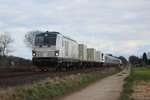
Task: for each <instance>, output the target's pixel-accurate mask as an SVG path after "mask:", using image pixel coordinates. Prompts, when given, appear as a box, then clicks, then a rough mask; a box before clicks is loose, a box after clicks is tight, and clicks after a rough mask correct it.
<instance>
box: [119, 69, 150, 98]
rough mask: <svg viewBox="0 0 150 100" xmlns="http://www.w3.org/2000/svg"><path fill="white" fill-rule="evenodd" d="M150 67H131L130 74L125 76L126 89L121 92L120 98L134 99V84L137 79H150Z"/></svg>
mask: <svg viewBox="0 0 150 100" xmlns="http://www.w3.org/2000/svg"><path fill="white" fill-rule="evenodd" d="M149 80H150V68H131V73H130V75H129V76H128V77H127V78H125V84H124V90H123V92H122V93H121V96H120V99H119V100H133V99H131V98H130V96H131V94H132V93H133V92H134V90H133V85H134V82H136V81H149Z"/></svg>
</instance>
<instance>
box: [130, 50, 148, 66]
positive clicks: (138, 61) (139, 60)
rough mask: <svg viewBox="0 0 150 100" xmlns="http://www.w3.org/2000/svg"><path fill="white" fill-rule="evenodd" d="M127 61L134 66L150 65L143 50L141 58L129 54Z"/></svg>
mask: <svg viewBox="0 0 150 100" xmlns="http://www.w3.org/2000/svg"><path fill="white" fill-rule="evenodd" d="M129 62H130V63H131V64H132V65H134V66H141V67H142V66H146V65H150V59H148V57H147V54H146V53H145V52H144V53H143V55H142V57H141V58H139V57H137V56H134V55H132V56H130V57H129Z"/></svg>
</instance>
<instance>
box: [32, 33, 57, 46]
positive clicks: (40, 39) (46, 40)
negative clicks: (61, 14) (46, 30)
mask: <svg viewBox="0 0 150 100" xmlns="http://www.w3.org/2000/svg"><path fill="white" fill-rule="evenodd" d="M56 36H57V35H56V34H48V35H43V34H39V35H37V36H36V37H35V46H40V45H42V46H51V45H56Z"/></svg>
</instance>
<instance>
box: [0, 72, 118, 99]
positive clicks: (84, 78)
mask: <svg viewBox="0 0 150 100" xmlns="http://www.w3.org/2000/svg"><path fill="white" fill-rule="evenodd" d="M116 72H117V71H115V72H111V73H107V72H106V73H100V72H96V73H88V74H78V75H72V76H68V77H65V78H62V79H60V78H55V79H53V80H46V81H43V82H40V83H35V84H34V85H30V86H25V87H22V88H13V89H9V90H6V91H1V92H0V98H1V100H50V99H53V98H55V97H58V96H61V95H64V94H66V93H69V92H72V91H75V90H77V89H79V88H82V87H84V86H87V85H88V84H89V83H92V82H94V81H96V80H97V79H101V78H104V77H107V76H109V75H112V74H114V73H116Z"/></svg>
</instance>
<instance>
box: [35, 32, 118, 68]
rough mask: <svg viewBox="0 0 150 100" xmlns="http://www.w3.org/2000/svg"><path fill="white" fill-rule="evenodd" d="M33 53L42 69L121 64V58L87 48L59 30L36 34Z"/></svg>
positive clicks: (37, 64) (36, 62) (36, 63)
mask: <svg viewBox="0 0 150 100" xmlns="http://www.w3.org/2000/svg"><path fill="white" fill-rule="evenodd" d="M32 55H33V58H32V61H33V64H34V65H36V66H37V67H38V68H40V69H41V70H48V69H51V68H52V69H54V68H56V69H62V68H76V67H84V68H85V67H90V66H108V65H109V66H110V65H113V66H119V65H120V64H121V60H120V59H117V58H115V57H112V56H109V55H107V54H104V53H102V52H100V51H96V49H94V48H87V46H86V45H84V44H78V43H77V42H76V41H75V40H73V39H72V38H70V37H67V36H64V35H62V34H60V33H59V32H48V31H47V32H41V33H39V34H36V36H35V38H34V47H33V51H32Z"/></svg>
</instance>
